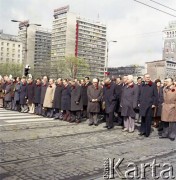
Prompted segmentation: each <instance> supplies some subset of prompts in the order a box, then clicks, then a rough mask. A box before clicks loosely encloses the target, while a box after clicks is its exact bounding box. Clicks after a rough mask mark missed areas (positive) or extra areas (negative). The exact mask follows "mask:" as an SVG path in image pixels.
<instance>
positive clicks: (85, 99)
mask: <svg viewBox="0 0 176 180" xmlns="http://www.w3.org/2000/svg"><path fill="white" fill-rule="evenodd" d="M87 88H88V86H86V85H85V86H81V96H82V101H83V106H87V104H88V97H87Z"/></svg>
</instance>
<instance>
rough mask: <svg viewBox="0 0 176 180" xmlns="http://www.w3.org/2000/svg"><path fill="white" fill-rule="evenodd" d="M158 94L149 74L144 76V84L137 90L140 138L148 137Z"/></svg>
mask: <svg viewBox="0 0 176 180" xmlns="http://www.w3.org/2000/svg"><path fill="white" fill-rule="evenodd" d="M157 102H158V92H157V87H156V84H155V83H153V82H152V81H151V79H150V75H149V74H145V75H144V82H143V83H142V85H141V86H140V90H139V102H138V106H139V115H140V116H141V117H142V119H141V128H140V134H139V135H140V136H142V135H145V136H146V137H148V136H149V135H150V132H151V122H152V117H153V109H154V108H155V107H156V106H157Z"/></svg>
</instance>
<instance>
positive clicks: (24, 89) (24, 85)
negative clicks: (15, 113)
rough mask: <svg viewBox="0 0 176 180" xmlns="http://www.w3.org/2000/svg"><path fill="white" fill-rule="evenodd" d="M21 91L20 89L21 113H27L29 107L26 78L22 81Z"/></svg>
mask: <svg viewBox="0 0 176 180" xmlns="http://www.w3.org/2000/svg"><path fill="white" fill-rule="evenodd" d="M21 82H22V84H21V89H20V105H21V112H23V113H27V112H28V106H27V82H26V79H25V78H22V79H21Z"/></svg>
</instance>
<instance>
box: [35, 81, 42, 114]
mask: <svg viewBox="0 0 176 180" xmlns="http://www.w3.org/2000/svg"><path fill="white" fill-rule="evenodd" d="M40 102H41V79H40V78H37V81H36V84H35V85H34V104H35V111H34V113H35V114H37V115H41V114H42V107H41V104H40Z"/></svg>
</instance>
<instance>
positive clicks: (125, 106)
mask: <svg viewBox="0 0 176 180" xmlns="http://www.w3.org/2000/svg"><path fill="white" fill-rule="evenodd" d="M138 95H139V87H138V86H137V85H136V84H132V85H130V86H125V87H124V88H123V92H122V96H121V102H120V105H121V116H126V117H127V116H129V117H133V118H134V117H135V115H136V113H135V111H134V110H135V108H136V107H137V105H138Z"/></svg>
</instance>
